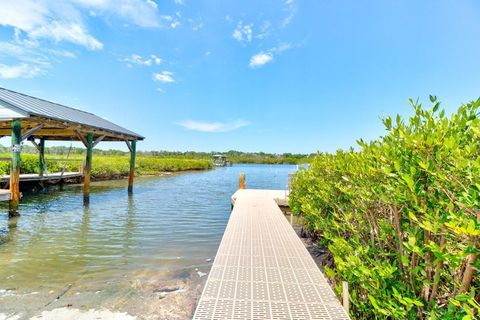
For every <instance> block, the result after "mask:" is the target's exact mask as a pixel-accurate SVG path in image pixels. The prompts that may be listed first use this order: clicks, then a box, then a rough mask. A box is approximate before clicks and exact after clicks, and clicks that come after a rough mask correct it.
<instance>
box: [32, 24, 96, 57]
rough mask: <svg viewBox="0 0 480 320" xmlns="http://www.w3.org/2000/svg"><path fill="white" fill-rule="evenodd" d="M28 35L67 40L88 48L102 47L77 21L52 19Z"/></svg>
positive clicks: (37, 37) (36, 37) (38, 37)
mask: <svg viewBox="0 0 480 320" xmlns="http://www.w3.org/2000/svg"><path fill="white" fill-rule="evenodd" d="M28 34H29V36H30V37H32V38H35V39H41V38H47V39H52V40H54V41H55V42H61V41H67V42H71V43H75V44H78V45H82V46H84V47H86V48H88V49H90V50H98V49H102V48H103V44H102V43H101V42H100V41H98V40H97V39H95V38H94V37H93V36H91V35H89V34H88V31H87V30H86V29H85V27H84V26H82V25H80V24H77V23H60V22H57V21H52V22H51V23H48V24H46V25H44V26H41V27H38V28H36V29H34V30H31V31H30V32H29V33H28Z"/></svg>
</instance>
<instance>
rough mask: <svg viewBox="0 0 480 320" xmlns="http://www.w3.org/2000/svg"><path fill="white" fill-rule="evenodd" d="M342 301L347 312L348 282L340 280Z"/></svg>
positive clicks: (348, 306)
mask: <svg viewBox="0 0 480 320" xmlns="http://www.w3.org/2000/svg"><path fill="white" fill-rule="evenodd" d="M342 302H343V308H344V309H345V312H346V313H347V314H348V313H349V310H350V295H349V293H348V282H347V281H342Z"/></svg>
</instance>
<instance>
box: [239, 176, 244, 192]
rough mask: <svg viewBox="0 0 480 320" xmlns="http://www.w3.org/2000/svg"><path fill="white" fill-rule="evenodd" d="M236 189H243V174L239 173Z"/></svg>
mask: <svg viewBox="0 0 480 320" xmlns="http://www.w3.org/2000/svg"><path fill="white" fill-rule="evenodd" d="M238 189H245V173H240V176H239V177H238Z"/></svg>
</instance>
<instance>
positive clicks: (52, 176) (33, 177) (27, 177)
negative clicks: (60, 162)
mask: <svg viewBox="0 0 480 320" xmlns="http://www.w3.org/2000/svg"><path fill="white" fill-rule="evenodd" d="M82 176H83V174H82V173H81V172H64V173H63V174H62V173H61V172H52V173H49V174H45V175H43V176H40V175H39V174H38V173H22V174H21V175H20V182H26V181H29V182H33V181H35V182H36V181H51V180H59V179H73V178H81V177H82ZM8 180H10V175H4V176H2V177H1V182H8Z"/></svg>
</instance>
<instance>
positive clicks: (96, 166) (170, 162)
mask: <svg viewBox="0 0 480 320" xmlns="http://www.w3.org/2000/svg"><path fill="white" fill-rule="evenodd" d="M0 156H1V157H9V156H10V155H9V154H2V155H0ZM62 158H66V157H65V156H46V163H47V170H48V172H60V171H62V170H63V168H65V170H66V171H79V170H80V166H81V164H82V161H83V159H84V157H82V156H79V155H75V156H73V157H69V159H70V160H72V159H78V161H62ZM9 164H10V163H9V162H7V161H2V162H0V174H2V175H3V174H8V173H9V171H10V167H9ZM212 167H213V163H212V161H211V160H201V159H172V158H158V157H137V159H136V162H135V171H136V173H137V174H139V175H156V174H160V173H162V172H177V171H187V170H207V169H211V168H212ZM38 170H39V167H38V155H32V154H22V156H21V162H20V173H37V172H38ZM129 171H130V158H129V157H128V156H93V159H92V176H93V177H94V178H103V179H108V178H116V177H125V176H128V173H129Z"/></svg>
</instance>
